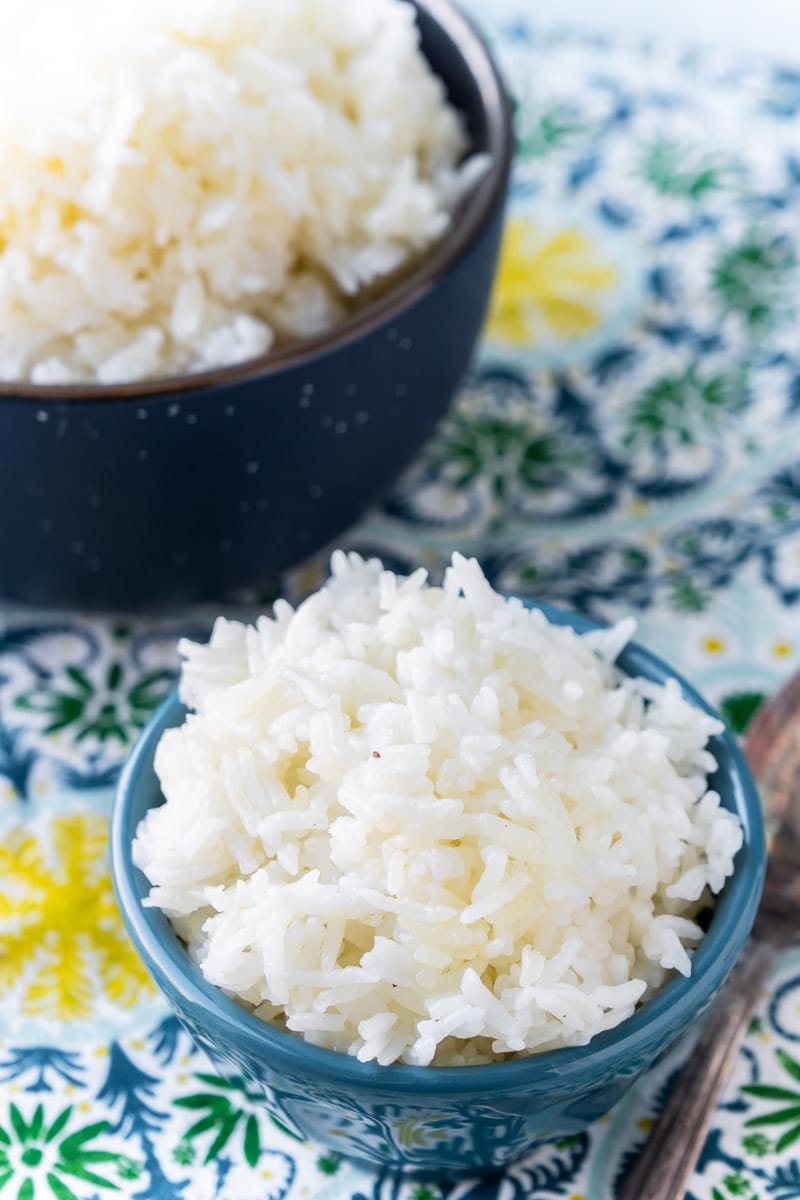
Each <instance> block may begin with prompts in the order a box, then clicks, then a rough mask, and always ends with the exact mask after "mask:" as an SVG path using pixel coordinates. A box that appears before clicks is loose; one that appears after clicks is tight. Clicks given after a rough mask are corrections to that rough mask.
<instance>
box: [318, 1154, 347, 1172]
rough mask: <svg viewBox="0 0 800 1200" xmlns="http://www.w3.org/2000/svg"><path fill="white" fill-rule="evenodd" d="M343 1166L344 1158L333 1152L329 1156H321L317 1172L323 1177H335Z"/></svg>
mask: <svg viewBox="0 0 800 1200" xmlns="http://www.w3.org/2000/svg"><path fill="white" fill-rule="evenodd" d="M341 1165H342V1156H341V1155H340V1154H335V1153H333V1152H332V1151H331V1152H329V1153H328V1154H321V1155H320V1156H319V1158H318V1159H317V1170H318V1171H321V1172H322V1174H323V1175H335V1174H336V1172H337V1171H338V1170H339V1167H340V1166H341Z"/></svg>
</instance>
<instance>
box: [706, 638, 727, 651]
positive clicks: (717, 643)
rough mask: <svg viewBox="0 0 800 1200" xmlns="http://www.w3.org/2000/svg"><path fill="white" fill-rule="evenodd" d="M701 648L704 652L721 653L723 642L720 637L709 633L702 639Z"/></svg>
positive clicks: (723, 646)
mask: <svg viewBox="0 0 800 1200" xmlns="http://www.w3.org/2000/svg"><path fill="white" fill-rule="evenodd" d="M703 649H704V650H705V652H706V654H722V653H723V652H724V650H725V643H724V641H723V640H722V638H721V637H716V636H715V635H714V634H711V635H710V636H709V637H707V638H704V639H703Z"/></svg>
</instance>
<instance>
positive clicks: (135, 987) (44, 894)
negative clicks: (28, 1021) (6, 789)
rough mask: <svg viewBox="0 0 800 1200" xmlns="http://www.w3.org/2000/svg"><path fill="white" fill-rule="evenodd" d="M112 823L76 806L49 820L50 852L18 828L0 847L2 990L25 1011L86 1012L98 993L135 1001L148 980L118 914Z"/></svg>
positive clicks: (71, 1015)
mask: <svg viewBox="0 0 800 1200" xmlns="http://www.w3.org/2000/svg"><path fill="white" fill-rule="evenodd" d="M107 830H108V822H107V821H106V820H105V818H103V817H99V816H95V815H91V814H87V813H72V814H70V815H68V816H58V817H54V818H53V819H52V821H51V824H50V839H49V840H50V846H49V847H48V849H49V850H50V851H51V853H47V854H46V853H45V852H44V850H43V847H42V845H40V843H39V841H38V840H37V838H36V837H35V836H34V835H33V834H32V833H31V832H30V831H29V830H27V829H25V828H24V827H22V826H18V827H17V828H15V829H12V831H11V833H10V834H8V835H6V836H5V838H4V839H3V844H2V845H0V995H4V994H10V993H11V992H12V989H13V990H14V991H15V992H16V993H17V994H18V995H19V996H20V1001H19V1002H20V1003H21V1007H22V1010H23V1012H25V1013H27V1014H29V1015H39V1016H45V1017H54V1018H59V1019H61V1020H70V1019H73V1020H82V1019H85V1018H87V1017H89V1016H91V1014H92V1012H93V1011H94V1007H95V998H96V996H97V994H98V993H101V994H103V995H104V996H105V998H106V999H108V1000H110V1001H112V1002H113V1003H115V1004H118V1005H120V1006H121V1007H125V1008H128V1007H131V1006H132V1005H133V1004H135V1003H136V1001H137V1000H138V999H139V998H140V996H141V995H142V994H143V993H145V992H147V991H149V990H150V988H151V985H150V981H149V979H148V977H147V974H146V972H145V970H144V967H143V966H142V964H141V962H140V961H139V958H138V956H137V955H136V952H135V951H134V949H133V946H132V945H131V943H130V941H129V940H128V937H127V934H126V933H125V929H124V927H123V925H122V921H121V919H120V916H119V912H118V909H117V905H116V901H115V899H114V892H113V889H112V887H111V880H110V878H109V874H108V864H107Z"/></svg>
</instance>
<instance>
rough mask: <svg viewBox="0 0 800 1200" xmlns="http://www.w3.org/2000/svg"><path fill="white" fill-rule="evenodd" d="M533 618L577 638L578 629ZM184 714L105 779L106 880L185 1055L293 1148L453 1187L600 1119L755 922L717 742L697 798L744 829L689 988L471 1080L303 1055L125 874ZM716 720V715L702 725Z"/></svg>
mask: <svg viewBox="0 0 800 1200" xmlns="http://www.w3.org/2000/svg"><path fill="white" fill-rule="evenodd" d="M535 607H540V608H541V609H542V611H543V612H544V613H545V615H546V616H547V617H548V619H549V620H550V621H552V622H554V623H556V624H558V625H570V626H572V628H573V629H575V630H577V631H578V632H579V633H583V632H586V631H587V630H589V629H594V628H597V626H596V625H595V624H594V623H593V622H591V621H589V620H587V619H586V618H584V617H581V616H577V615H575V614H572V613H566V612H563V611H561V610H559V609H554V608H550V607H549V606H547V605H544V604H542V605H536V606H535ZM619 665H620V666H621V667H622V669H623V670H624V671H626V672H627V673H628V674H629V675H632V676H642V677H644V678H645V679H650V680H654V681H656V682H658V683H662V682H664V681H665V680H667V679H670V678H673V679H677V680H678V683H679V684H680V686H681V688H682V690H683V693H684V695H685V696H686V698H687V699H688V700H689V701H690V702H691V703H692V704H694V705H695V706H696V707H697V708H698V709H700V710H702V711H703V712H710V713H713V709H711V708H710V707H709V705H708V704H707V703H706V702H705V700H703V698H702V697H701V696H699V695H698V693H697V692H696V691H695V690H694V688H692V687H691V686H690V685H689V684H688V683H687V682H686V681H685V680H684V679H682V678H681V677H680V676H679V675H677V674H676V672H674V671H673V670H671V669H670V668H669V667H668V666H666V665H665V664H664V663H663V662H661V661H660V660H659V659H658V658H656V657H655V656H654V655H652V654H650V653H648V651H646V650H644V649H643V648H642V647H641V646H637V645H635V644H632V645H629V646H628V647H627V649H626V650H625V651H624V653H623V654H622V655H621V657H620V659H619ZM185 714H186V710H185V709H184V707H183V706H182V705H181V703H180V702H179V700H178V699H177V697H176V696H172V697H171V698H170V699H168V700H167V701H166V702H165V703H164V704H163V705H162V706H161V708H160V709H159V710H158V712H157V713H156V714H155V715H154V717H153V719H152V720H151V721H150V723H149V724H148V726H147V728H146V729H145V731H144V733H143V734H142V736H141V738H140V740H139V742H138V743H137V745H136V747H135V748H134V750H133V753H132V755H131V757H130V759H129V760H128V763H127V765H126V767H125V770H124V772H123V775H122V778H121V780H120V784H119V789H118V792H117V797H116V802H115V806H114V813H113V818H112V826H111V867H112V874H113V878H114V884H115V887H116V890H117V897H118V899H119V903H120V907H121V909H122V913H123V916H124V917H125V921H126V923H127V926H128V929H129V931H130V934H131V937H132V938H133V940H134V942H135V944H136V946H137V948H138V950H139V953H140V954H141V956H142V958H143V960H144V962H145V965H146V966H147V968H148V970H149V972H150V974H151V975H152V976H153V979H154V980H155V982H156V983H157V984H158V986H159V988H160V989H161V990H162V991H163V992H164V994H165V995H166V997H167V999H168V1000H169V1001H170V1002H171V1003H172V1005H173V1006H174V1008H175V1010H176V1012H177V1014H178V1016H179V1018H180V1020H181V1021H182V1022H183V1024H184V1026H185V1027H186V1029H187V1030H188V1031H189V1033H190V1034H191V1035H192V1037H193V1038H194V1040H195V1042H196V1043H197V1044H198V1046H200V1047H201V1049H203V1050H204V1051H206V1052H207V1053H208V1055H209V1056H210V1057H211V1058H212V1059H215V1060H217V1061H218V1062H219V1063H220V1064H221V1065H222V1067H223V1069H226V1068H227V1069H230V1068H233V1069H234V1070H235V1071H236V1072H240V1073H244V1074H245V1075H246V1076H248V1077H249V1078H250V1079H251V1080H253V1081H254V1082H255V1083H257V1084H258V1085H260V1086H261V1088H263V1092H264V1105H265V1107H266V1108H267V1109H268V1110H269V1111H270V1112H271V1113H272V1114H273V1115H274V1116H275V1117H276V1118H277V1119H278V1120H279V1121H281V1122H282V1123H283V1124H284V1125H287V1126H288V1127H289V1128H290V1129H292V1130H294V1131H296V1132H297V1133H298V1134H299V1135H300V1136H302V1137H303V1138H311V1139H313V1140H315V1141H318V1142H322V1143H324V1144H325V1145H328V1146H332V1147H334V1148H335V1149H336V1150H338V1151H339V1152H340V1153H342V1154H344V1155H346V1156H348V1157H350V1158H355V1159H359V1160H362V1161H364V1162H367V1163H369V1164H371V1165H373V1166H379V1167H381V1168H382V1169H383V1170H386V1169H387V1168H388V1169H392V1168H393V1169H396V1170H398V1171H403V1172H405V1173H408V1174H410V1175H413V1176H417V1177H425V1176H432V1177H436V1176H438V1177H443V1176H446V1177H451V1178H452V1177H456V1176H463V1175H473V1174H480V1173H491V1172H495V1171H498V1170H502V1169H503V1168H505V1167H506V1166H508V1165H509V1163H511V1162H513V1161H515V1160H516V1159H519V1158H522V1157H523V1156H524V1155H526V1154H528V1153H530V1151H531V1150H532V1149H533V1148H534V1147H535V1146H536V1145H538V1144H539V1143H540V1142H542V1141H547V1140H550V1139H552V1138H555V1137H563V1136H567V1135H570V1134H575V1133H577V1132H579V1131H581V1130H583V1129H585V1128H586V1126H587V1125H589V1124H590V1123H591V1122H592V1121H594V1120H596V1119H597V1118H598V1117H600V1116H602V1115H603V1114H604V1113H605V1112H607V1111H608V1109H610V1108H611V1107H612V1106H613V1105H614V1104H616V1102H617V1101H618V1100H619V1099H620V1097H621V1096H622V1095H623V1094H624V1092H625V1091H626V1090H627V1089H628V1088H629V1087H630V1086H631V1084H632V1083H634V1082H635V1081H636V1079H638V1077H639V1076H640V1075H642V1074H643V1073H644V1072H645V1071H647V1070H648V1069H649V1068H650V1067H651V1066H652V1065H653V1064H654V1063H655V1062H656V1061H657V1060H658V1059H659V1058H660V1057H661V1055H663V1054H664V1053H665V1052H666V1051H667V1050H668V1049H669V1048H670V1047H671V1046H672V1045H673V1044H674V1043H675V1042H676V1041H677V1040H678V1039H679V1038H680V1037H682V1036H683V1035H684V1034H685V1033H686V1032H687V1030H688V1029H689V1028H690V1027H691V1026H692V1025H693V1024H694V1023H695V1021H697V1020H698V1018H699V1017H701V1016H702V1014H703V1013H704V1012H705V1010H706V1009H707V1007H708V1005H709V1004H710V1003H711V1001H712V1000H713V998H714V996H715V995H716V993H717V992H718V990H719V988H720V987H721V985H722V983H723V982H724V980H725V978H726V976H727V975H728V973H729V971H730V970H731V968H732V966H733V964H734V962H735V961H736V958H737V956H738V954H739V952H740V951H741V949H742V946H743V945H744V942H745V939H746V938H747V935H748V933H749V931H750V927H751V925H752V924H753V920H754V918H755V914H756V909H757V907H758V902H759V898H760V895H761V887H762V882H763V875H764V867H765V859H766V849H765V839H764V826H763V820H762V813H761V806H760V803H759V799H758V794H757V792H756V789H755V785H754V783H753V780H752V777H751V775H750V772H749V770H748V767H747V764H746V762H745V760H744V757H743V755H742V753H741V751H740V750H739V747H738V745H737V743H736V741H735V739H734V737H733V735H732V734H731V733H729V732H728V731H727V730H726V731H725V732H723V733H721V734H719V735H718V736H716V737H714V738H712V739H711V742H710V744H709V748H710V749H711V751H712V753H713V754H714V756H715V758H716V760H717V762H718V764H719V766H718V770H717V772H716V774H715V776H714V777H713V779H712V785H713V787H715V788H716V790H717V791H718V792H719V793H720V795H721V797H722V802H723V804H724V805H725V807H726V808H728V809H730V810H731V811H732V812H735V813H736V814H737V815H738V817H739V819H740V821H741V823H742V826H743V829H744V845H743V847H742V849H741V850H740V851H739V854H738V855H737V858H736V868H735V871H734V874H733V876H732V877H731V878H730V879H729V880H728V881H727V884H726V886H725V888H724V890H723V892H722V894H721V896H720V897H719V899H718V900H717V902H716V905H715V908H714V912H713V916H712V919H711V923H710V927H709V929H708V932H707V934H706V936H705V938H704V939H703V941H702V943H701V945H700V946H699V948H698V950H697V952H696V954H695V956H694V961H693V970H692V975H691V977H690V978H689V979H684V978H682V977H678V978H674V979H672V980H670V982H668V983H667V984H666V985H665V986H664V988H663V989H662V990H661V991H660V992H658V993H657V994H656V995H655V996H654V997H653V999H651V1000H649V1001H648V1002H647V1003H646V1004H645V1005H643V1006H642V1008H640V1009H639V1010H638V1011H637V1012H635V1013H634V1015H633V1016H632V1017H630V1018H629V1019H628V1020H626V1021H624V1022H623V1023H622V1024H621V1025H619V1026H618V1027H617V1028H616V1029H612V1030H610V1031H609V1032H607V1033H603V1034H600V1035H599V1036H597V1037H596V1038H594V1039H593V1040H592V1042H591V1043H590V1044H589V1045H588V1046H584V1047H578V1048H574V1049H573V1048H570V1049H563V1050H554V1051H549V1052H547V1053H543V1054H538V1055H533V1056H531V1057H528V1058H518V1059H515V1060H513V1061H507V1062H502V1063H497V1064H495V1065H491V1066H479V1067H449V1068H447V1067H445V1068H440V1067H409V1066H390V1067H381V1066H378V1065H377V1064H375V1063H360V1062H358V1061H357V1060H356V1059H355V1058H350V1057H348V1056H347V1055H344V1054H337V1053H335V1052H333V1051H331V1050H323V1049H320V1048H319V1047H316V1046H312V1045H309V1044H308V1043H306V1042H304V1041H302V1040H301V1039H300V1038H299V1037H296V1036H294V1035H293V1034H290V1033H286V1032H284V1031H282V1030H280V1029H278V1028H274V1027H272V1026H270V1025H266V1024H264V1023H263V1022H261V1021H259V1020H258V1019H257V1018H256V1017H254V1016H252V1015H251V1014H250V1013H248V1012H246V1011H245V1010H244V1009H243V1008H241V1007H240V1006H239V1005H238V1004H237V1003H236V1002H235V1001H233V1000H231V999H229V998H228V997H227V996H225V995H224V994H223V993H222V992H220V991H219V990H218V989H217V988H215V987H214V986H212V985H211V984H209V983H207V982H206V981H205V979H204V978H203V976H202V975H201V973H200V971H199V969H198V968H197V967H196V966H195V965H194V964H193V963H192V962H191V961H190V959H189V956H188V954H187V953H186V950H185V948H184V946H183V944H182V943H181V942H180V940H179V939H178V937H177V935H176V934H175V933H174V931H173V929H172V927H171V925H170V924H169V922H168V921H167V919H166V917H165V916H164V914H163V913H162V912H160V911H159V910H157V909H154V908H145V907H144V905H143V904H142V900H143V899H144V897H145V896H146V895H147V893H148V890H149V885H148V882H147V880H146V879H145V877H144V875H142V873H141V872H140V871H138V870H137V869H136V867H135V866H134V865H133V861H132V857H131V844H132V841H133V838H134V834H135V831H136V828H137V826H138V824H139V822H140V821H141V820H142V818H143V817H144V815H145V813H146V812H147V811H148V809H150V808H152V807H154V806H156V805H158V804H160V803H162V800H163V797H162V795H161V791H160V788H159V783H158V779H157V778H156V775H155V772H154V770H153V756H154V753H155V749H156V745H157V743H158V740H159V738H160V737H161V734H162V733H163V732H164V730H165V729H168V728H170V727H171V726H174V725H179V724H181V722H182V721H183V719H184V717H185ZM714 715H716V714H714Z"/></svg>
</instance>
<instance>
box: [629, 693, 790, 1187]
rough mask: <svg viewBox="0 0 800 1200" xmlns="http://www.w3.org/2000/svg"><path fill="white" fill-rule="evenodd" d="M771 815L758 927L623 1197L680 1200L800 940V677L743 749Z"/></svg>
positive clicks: (757, 725) (768, 708)
mask: <svg viewBox="0 0 800 1200" xmlns="http://www.w3.org/2000/svg"><path fill="white" fill-rule="evenodd" d="M745 750H746V753H747V758H748V760H749V763H750V766H751V768H752V770H753V773H754V775H755V777H756V779H757V781H758V785H759V790H760V792H761V799H762V802H763V803H764V807H765V812H766V815H767V833H768V836H769V859H768V862H767V876H766V882H765V884H764V894H763V896H762V900H761V906H760V908H759V910H758V916H757V917H756V922H755V925H754V926H753V932H752V934H751V935H750V940H749V941H748V942H747V944H746V946H745V948H744V951H743V952H742V955H741V958H740V959H739V961H738V963H737V964H736V966H735V967H734V969H733V971H732V972H731V974H730V975H729V976H728V979H727V981H726V983H725V984H724V986H723V988H722V989H721V991H720V993H719V995H718V997H717V1000H716V1001H715V1005H714V1008H713V1010H712V1013H711V1017H710V1019H709V1021H708V1023H707V1024H706V1026H705V1028H704V1030H703V1032H702V1034H701V1036H700V1040H699V1041H698V1043H697V1045H696V1046H695V1048H694V1050H693V1051H692V1055H691V1057H690V1059H689V1061H688V1063H687V1064H686V1066H685V1067H684V1068H683V1071H682V1072H681V1074H680V1075H679V1077H678V1079H677V1081H676V1082H675V1084H674V1086H673V1088H672V1090H671V1092H670V1095H669V1098H668V1099H667V1103H666V1105H665V1106H664V1109H663V1111H662V1113H661V1115H660V1117H659V1119H658V1121H657V1123H656V1125H655V1128H654V1129H653V1132H652V1133H651V1135H650V1137H649V1139H648V1141H647V1143H646V1145H645V1147H644V1149H643V1151H642V1153H641V1156H640V1157H639V1159H638V1160H637V1162H636V1163H635V1164H634V1166H633V1169H632V1170H631V1171H630V1173H629V1174H628V1175H627V1177H626V1179H625V1182H624V1183H623V1185H622V1189H621V1191H620V1192H619V1194H618V1196H617V1200H683V1196H684V1194H685V1192H686V1189H687V1186H688V1183H689V1180H690V1178H691V1175H692V1172H693V1170H694V1167H695V1164H696V1163H697V1159H698V1157H699V1155H700V1151H701V1150H702V1148H703V1143H704V1142H705V1139H706V1134H707V1133H708V1127H709V1125H710V1124H711V1119H712V1117H713V1115H714V1112H715V1109H716V1106H717V1102H718V1100H719V1098H720V1095H721V1093H722V1090H723V1088H724V1086H725V1083H726V1082H727V1079H728V1076H729V1075H730V1072H731V1070H732V1068H733V1065H734V1063H735V1062H736V1057H737V1054H738V1052H739V1048H740V1046H741V1044H742V1041H743V1039H744V1035H745V1033H746V1031H747V1027H748V1025H749V1022H750V1018H751V1016H752V1013H753V1009H754V1008H755V1007H756V1004H757V1002H758V999H759V996H760V994H761V991H762V989H763V987H764V984H765V982H766V980H767V979H768V978H769V974H770V970H771V968H772V967H773V966H774V964H775V961H776V959H777V958H778V957H779V955H780V954H781V951H782V950H784V949H786V948H787V947H788V946H790V945H794V944H797V943H798V942H800V674H799V675H796V676H794V678H793V679H791V680H790V682H789V683H788V684H787V685H786V687H785V688H783V690H782V691H781V692H780V693H779V694H778V695H777V696H776V697H775V699H774V700H773V701H771V703H769V704H768V705H767V706H766V707H765V708H764V709H763V710H762V711H761V712H760V713H759V714H758V715H757V717H756V718H755V720H754V722H753V725H752V727H751V730H750V733H749V735H748V737H747V742H746V746H745Z"/></svg>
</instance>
